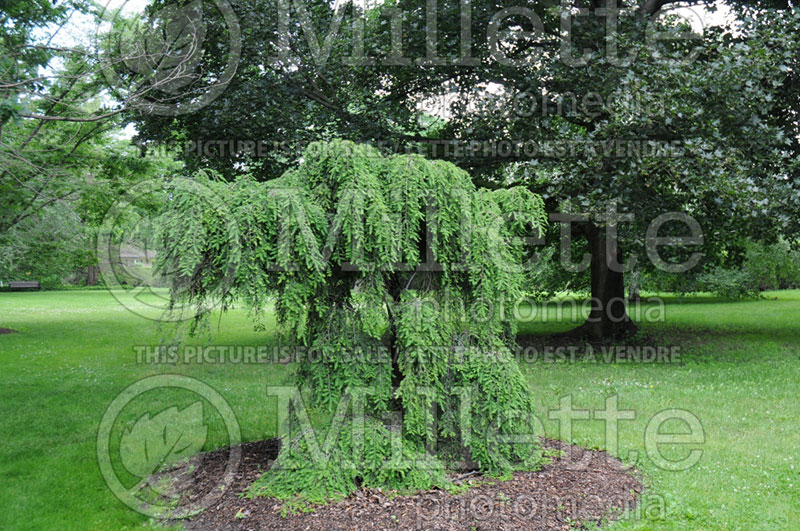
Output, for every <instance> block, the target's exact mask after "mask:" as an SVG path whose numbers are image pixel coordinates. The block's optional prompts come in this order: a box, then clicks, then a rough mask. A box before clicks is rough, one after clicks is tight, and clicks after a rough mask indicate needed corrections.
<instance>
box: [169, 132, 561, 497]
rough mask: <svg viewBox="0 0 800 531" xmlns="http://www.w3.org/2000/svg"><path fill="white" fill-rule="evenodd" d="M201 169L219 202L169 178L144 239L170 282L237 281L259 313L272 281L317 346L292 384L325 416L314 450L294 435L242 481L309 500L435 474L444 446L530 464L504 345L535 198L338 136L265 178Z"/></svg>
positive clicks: (539, 206) (406, 484)
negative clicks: (157, 221)
mask: <svg viewBox="0 0 800 531" xmlns="http://www.w3.org/2000/svg"><path fill="white" fill-rule="evenodd" d="M198 179H201V180H202V179H204V178H203V177H202V176H200V177H198ZM201 184H202V185H204V186H208V187H211V189H213V190H214V191H215V192H216V193H217V194H218V195H219V196H220V197H225V198H227V201H226V206H225V208H218V207H215V206H213V205H209V204H208V203H207V202H206V203H205V205H206V206H203V205H198V204H197V202H196V201H194V200H193V199H192V198H193V197H195V196H193V195H192V194H191V193H181V192H180V191H176V192H175V193H174V194H173V200H172V203H173V204H174V208H172V209H171V211H170V212H169V213H168V215H167V219H165V221H164V224H163V234H162V236H161V243H162V245H163V247H164V248H163V251H162V252H161V253H160V254H159V258H160V260H161V266H162V267H163V268H165V269H166V270H171V271H173V272H175V273H177V275H178V277H179V280H180V282H179V284H176V289H175V290H174V291H173V297H174V298H176V299H179V298H188V299H189V300H192V301H194V302H196V303H198V304H200V305H203V304H205V302H207V301H208V300H210V299H216V300H220V299H221V300H223V301H225V303H226V304H227V303H228V302H230V301H233V300H234V299H237V298H238V299H240V300H243V301H244V302H246V303H247V304H248V305H249V306H250V307H251V308H252V310H253V311H254V315H256V316H258V315H259V313H260V311H261V309H262V308H264V306H265V305H266V303H267V301H268V298H270V297H272V296H275V306H276V309H277V314H278V317H279V322H280V323H281V324H282V325H283V327H284V329H285V330H286V332H287V336H288V339H289V340H290V341H291V342H292V343H293V344H294V345H296V346H298V347H302V348H303V350H306V351H308V350H312V351H314V352H317V353H319V355H318V356H313V359H312V358H311V357H310V358H309V359H308V360H306V361H305V362H304V363H301V364H300V365H301V366H300V369H299V383H300V384H302V386H303V387H304V389H305V390H306V391H307V395H308V397H309V398H310V400H311V402H312V403H313V404H314V405H316V406H319V407H322V408H326V409H327V410H329V411H331V412H332V411H334V410H336V411H337V413H336V415H335V416H334V421H333V422H332V423H331V427H332V429H333V427H334V426H340V427H341V428H342V429H340V430H338V433H337V431H336V430H334V432H333V433H334V437H335V442H334V443H333V444H332V445H331V447H330V448H329V451H328V455H327V457H328V459H327V460H325V461H324V462H322V463H320V462H319V460H318V459H315V455H314V452H313V451H312V449H313V448H312V447H310V446H309V439H308V437H307V435H308V434H306V433H301V434H300V435H298V436H297V437H295V438H293V439H291V440H289V441H285V442H284V446H283V450H282V452H281V455H280V457H279V460H278V464H277V465H276V467H275V468H274V469H273V470H272V471H270V472H269V473H268V474H266V475H265V476H264V477H263V478H262V479H261V480H260V481H259V482H258V483H257V484H256V486H255V487H254V489H255V492H256V493H260V494H264V495H272V496H288V495H292V494H294V493H296V492H302V494H303V495H304V496H305V497H307V498H309V499H325V498H330V497H333V496H336V495H338V494H347V493H349V492H352V491H354V490H355V489H356V488H357V487H358V486H359V485H364V486H372V487H391V488H409V489H421V488H429V487H431V486H434V485H444V484H446V479H445V475H444V473H445V471H446V469H447V468H448V467H450V466H452V465H454V464H455V463H456V462H459V463H462V464H461V466H464V465H463V463H467V466H474V467H476V468H478V469H480V470H483V471H486V472H489V473H494V474H505V473H508V472H510V471H511V470H513V469H515V468H522V467H531V466H533V465H534V464H535V462H536V461H537V459H538V457H539V453H538V447H537V442H536V439H535V437H534V436H533V429H532V427H533V423H532V421H533V417H532V402H531V395H530V393H529V389H528V386H527V384H526V381H525V378H524V377H523V375H522V374H521V372H520V370H519V367H518V366H517V364H516V362H515V359H514V357H513V355H512V349H511V347H512V346H513V342H514V337H515V335H516V330H515V320H514V319H513V317H512V314H513V308H514V304H515V303H516V302H517V301H519V300H520V297H521V296H522V295H523V291H522V290H523V285H524V279H525V277H526V276H525V275H524V274H521V272H523V270H524V266H525V264H526V263H527V261H528V260H529V259H530V258H531V256H530V255H529V250H530V248H529V247H528V246H527V245H526V241H528V240H529V238H530V237H531V236H535V237H539V236H540V235H541V232H542V231H543V229H544V226H545V224H546V214H545V211H544V205H543V201H542V199H541V198H539V197H538V196H535V195H533V194H532V193H530V192H529V191H528V190H526V189H524V188H511V189H505V190H497V191H490V190H482V189H477V188H476V187H475V186H474V185H473V183H472V181H471V180H470V178H469V176H468V175H467V174H466V173H465V172H464V171H463V170H461V169H459V168H457V167H456V166H454V165H453V164H450V163H447V162H442V161H428V160H426V159H424V158H422V157H420V156H416V155H403V156H389V157H383V156H381V154H380V153H379V152H378V151H376V150H375V149H374V148H371V147H367V146H362V145H356V144H353V143H350V142H343V141H334V142H331V143H317V144H312V145H311V146H310V147H309V148H308V150H306V152H305V154H304V156H303V159H302V162H301V164H300V165H299V167H298V168H297V169H294V170H290V171H288V172H286V173H285V174H284V175H283V176H282V177H281V178H279V179H276V180H273V181H269V182H267V183H259V182H256V181H255V180H253V179H251V178H249V177H245V178H241V179H238V180H236V181H235V182H233V183H223V182H214V181H210V180H206V181H204V182H202V183H201ZM225 212H228V214H225ZM229 216H230V217H232V218H233V221H234V222H235V223H234V225H235V227H232V219H229ZM231 264H233V266H232V267H231ZM226 269H229V270H228V271H226ZM178 285H180V286H186V287H187V288H186V289H180V288H177V286H178ZM343 394H344V395H347V396H348V397H351V398H352V400H351V401H350V404H351V405H352V407H350V408H347V411H345V412H343V411H344V410H343V409H341V408H339V409H337V404H338V403H339V401H340V399H341V398H342V396H343ZM392 412H399V419H398V418H397V417H398V414H397V413H394V414H392ZM398 420H401V421H402V422H398ZM359 434H361V435H359ZM399 441H402V445H399V444H397V443H398V442H399Z"/></svg>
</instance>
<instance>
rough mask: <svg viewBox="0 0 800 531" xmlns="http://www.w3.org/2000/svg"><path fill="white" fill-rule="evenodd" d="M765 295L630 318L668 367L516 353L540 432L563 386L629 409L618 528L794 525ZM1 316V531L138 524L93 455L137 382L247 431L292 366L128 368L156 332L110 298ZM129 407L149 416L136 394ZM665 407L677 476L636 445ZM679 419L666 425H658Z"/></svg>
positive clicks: (796, 455)
mask: <svg viewBox="0 0 800 531" xmlns="http://www.w3.org/2000/svg"><path fill="white" fill-rule="evenodd" d="M765 295H766V297H767V298H764V299H760V300H754V301H740V302H732V301H724V300H719V299H713V298H711V297H688V298H677V297H673V298H667V299H666V306H665V312H666V313H665V316H664V320H663V321H656V322H645V323H642V330H643V333H642V339H637V341H640V343H641V344H647V345H655V346H658V345H678V346H679V347H680V350H679V351H678V352H679V355H678V357H677V358H676V359H674V360H673V363H641V362H617V363H605V362H602V361H591V360H589V361H578V360H576V361H572V360H561V361H546V360H544V359H542V358H539V359H535V360H531V358H528V361H527V362H524V363H523V370H524V371H525V373H526V375H527V376H528V378H529V380H530V382H531V386H532V388H533V389H534V391H535V395H536V400H537V402H538V406H539V412H540V415H539V416H540V418H541V420H542V421H543V423H544V426H545V433H546V435H548V436H551V437H556V438H558V437H559V426H558V423H557V422H556V421H554V420H551V419H549V418H548V414H547V412H548V411H549V410H551V409H555V408H557V407H558V405H559V400H560V399H561V398H562V397H564V396H567V395H570V396H571V397H572V402H573V407H574V408H576V409H577V408H580V409H587V410H591V411H596V410H599V409H602V408H603V404H604V402H605V400H606V398H607V397H609V396H613V395H617V396H618V401H619V407H620V409H627V410H634V411H635V415H636V418H635V419H634V420H630V421H621V422H620V426H619V445H618V448H617V451H616V453H617V454H618V455H619V456H620V457H621V458H622V459H623V460H625V461H626V462H628V463H631V464H635V465H636V467H637V469H638V470H639V472H640V474H641V476H642V478H643V480H644V482H645V484H646V485H647V488H648V490H647V497H645V498H644V506H643V507H644V510H643V511H638V512H634V513H633V514H630V515H628V518H626V519H624V520H622V521H621V522H618V523H616V524H615V526H614V527H615V528H620V529H629V528H631V529H670V528H674V529H800V434H798V430H797V429H798V427H800V291H784V292H775V293H767V294H765ZM775 297H777V300H774V298H775ZM135 304H138V305H139V306H138V307H139V309H140V310H141V312H142V313H147V312H148V310H147V307H146V305H144V304H143V302H142V301H139V302H133V301H129V306H130V305H135ZM562 310H563V308H562ZM570 312H571V310H570V311H567V312H565V313H566V316H569V315H570ZM562 313H563V312H562ZM152 314H153V315H155V313H154V312H152ZM547 316H548V317H547V319H545V320H543V319H542V318H541V314H540V315H539V317H538V318H537V319H535V320H533V321H530V322H525V323H523V324H522V331H523V332H524V333H527V334H536V335H547V334H550V333H552V332H554V331H559V330H564V329H567V328H569V327H570V326H571V323H570V322H564V320H563V318H564V317H565V316H564V315H562V320H561V321H559V320H556V318H555V317H556V310H555V309H554V308H550V309H549V310H548V313H547ZM572 317H574V318H575V319H577V318H578V316H577V315H573V316H572ZM543 321H546V322H543ZM213 323H214V331H213V340H212V343H213V344H216V345H243V346H244V345H267V344H271V342H273V341H274V340H275V334H274V324H273V323H271V322H268V323H267V330H266V331H262V332H255V331H253V329H252V326H251V324H250V321H249V319H248V317H247V315H246V314H245V312H243V311H239V310H235V311H232V312H230V313H228V314H226V315H225V316H223V317H222V318H221V319H220V320H219V321H217V320H216V319H214V320H213ZM217 323H218V327H217ZM0 326H2V327H6V328H12V329H16V330H18V331H19V333H15V334H4V335H0V437H2V444H1V445H0V477H2V481H0V528H2V529H6V528H14V529H17V528H22V529H26V528H29V529H41V528H58V529H65V528H66V529H86V528H94V529H97V528H103V529H107V528H125V527H141V526H142V525H143V524H145V525H150V523H148V521H147V519H146V518H145V517H144V516H141V515H139V514H137V513H136V512H134V511H132V510H130V509H128V508H127V507H126V506H124V505H123V504H122V503H120V502H119V501H118V500H117V499H116V498H115V497H114V496H113V495H112V494H111V492H110V491H109V490H108V488H107V487H106V484H105V482H104V480H103V479H102V476H101V474H100V471H99V467H98V464H97V458H96V451H95V444H96V437H97V430H98V425H99V423H100V419H101V418H102V416H103V413H104V411H105V409H106V407H108V405H109V404H110V403H111V401H112V400H113V399H114V397H115V396H116V395H117V394H118V393H119V392H120V391H121V390H122V389H124V388H125V387H127V386H128V385H129V384H131V383H133V382H135V381H136V380H139V379H141V378H144V377H146V376H150V375H154V374H165V373H173V374H183V375H188V376H192V377H195V378H198V379H200V380H202V381H204V382H206V383H208V384H209V385H211V386H212V387H213V388H215V389H216V390H217V391H219V392H220V393H221V394H222V395H223V396H224V398H225V399H226V400H227V402H228V403H229V404H230V405H231V407H232V408H233V411H234V412H235V414H236V417H237V419H238V422H239V425H240V426H241V430H242V437H243V439H244V440H257V439H263V438H267V437H271V436H273V435H274V434H275V433H276V426H275V419H274V409H273V407H271V406H272V403H271V402H269V401H268V400H267V399H266V398H265V389H266V385H268V384H270V385H279V384H285V383H288V378H289V376H290V372H291V366H287V365H282V364H246V365H244V364H208V363H199V364H198V363H179V364H153V363H138V362H137V352H136V350H135V348H134V347H135V346H136V345H157V344H159V342H160V339H161V338H162V337H163V333H164V330H163V329H162V328H161V327H159V326H158V325H157V323H156V322H154V321H151V320H147V319H145V318H143V317H141V316H140V315H137V314H135V313H132V312H130V311H128V310H127V309H126V308H125V307H123V306H122V305H121V304H120V303H119V302H118V301H117V300H116V299H115V298H114V297H112V296H111V295H110V294H108V293H107V292H103V291H70V292H42V293H2V294H0ZM200 341H202V340H196V341H195V342H200ZM154 400H155V399H154ZM187 400H188V398H187ZM187 403H188V402H187ZM139 406H140V408H142V409H148V408H149V409H153V410H156V411H157V410H158V407H157V404H156V405H154V404H147V399H146V398H145V399H144V400H143V403H142V404H139ZM669 408H678V409H683V410H687V411H690V412H691V413H692V414H693V415H695V416H696V417H697V418H698V419H699V420H700V422H701V424H702V426H703V430H704V434H705V442H704V443H703V444H698V445H684V446H681V447H675V448H670V447H669V446H666V447H663V446H662V447H661V448H662V451H663V453H664V455H665V456H667V457H669V458H671V459H680V458H682V457H685V456H686V455H687V454H688V452H689V451H690V450H691V449H693V448H698V449H701V450H702V451H703V455H702V457H701V459H700V461H699V463H698V464H697V465H695V466H693V467H691V468H689V469H687V470H683V471H668V470H664V469H662V468H659V467H658V466H657V465H656V464H655V463H654V462H653V460H652V459H650V458H649V456H648V455H647V453H646V451H645V445H644V432H645V428H646V426H647V423H648V421H649V420H650V419H651V418H652V417H653V415H655V414H656V413H657V412H659V411H661V410H664V409H669ZM135 414H136V413H135V412H132V413H131V414H130V415H132V416H131V417H130V418H131V419H132V418H133V417H135ZM128 422H130V419H128ZM212 428H213V426H212ZM681 428H682V426H681V425H680V423H678V422H677V421H676V422H672V423H671V424H669V423H668V424H665V425H664V426H663V429H662V431H680V430H681ZM220 431H221V430H218V429H210V432H209V433H210V437H209V440H208V442H207V444H206V448H207V449H210V448H213V447H215V446H220V445H223V444H225V440H224V437H222V436H221V435H220V434H219V432H220ZM604 432H605V426H604V423H603V422H602V421H601V420H597V419H594V420H587V421H576V422H575V425H574V431H573V434H572V441H573V442H575V443H577V444H581V445H584V446H589V447H598V448H605V447H607V446H608V444H607V442H606V440H605V436H604ZM632 452H636V453H637V455H638V457H636V458H634V457H633V454H632ZM588 494H591V493H588ZM662 502H663V503H664V504H665V507H666V512H665V513H662V512H661V511H660V510H658V505H659V504H660V503H662Z"/></svg>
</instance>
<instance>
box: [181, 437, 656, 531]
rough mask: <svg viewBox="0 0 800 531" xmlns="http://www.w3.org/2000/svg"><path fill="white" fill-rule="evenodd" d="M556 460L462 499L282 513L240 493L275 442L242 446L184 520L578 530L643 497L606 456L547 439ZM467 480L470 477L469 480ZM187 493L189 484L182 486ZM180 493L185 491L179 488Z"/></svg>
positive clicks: (203, 468) (209, 466)
mask: <svg viewBox="0 0 800 531" xmlns="http://www.w3.org/2000/svg"><path fill="white" fill-rule="evenodd" d="M542 444H543V446H544V448H545V451H546V452H547V453H548V454H549V455H552V457H551V462H549V463H548V464H545V465H543V466H542V468H541V469H539V470H537V471H536V472H518V473H516V474H514V477H513V479H511V480H508V481H497V480H492V479H489V478H484V477H481V476H477V475H472V476H470V475H468V474H467V475H463V476H458V477H460V478H462V479H460V480H458V481H459V482H462V483H465V484H468V485H472V487H471V488H470V489H469V490H467V491H466V492H465V493H464V494H460V495H454V494H450V493H449V492H446V491H441V490H432V491H428V492H421V493H418V494H415V495H412V496H390V495H389V494H388V493H386V492H383V491H379V490H375V489H361V490H359V491H358V492H356V493H354V494H352V495H351V496H349V497H348V498H345V499H344V500H341V501H339V502H335V503H331V504H329V505H325V506H319V507H315V510H314V512H310V513H300V514H293V515H292V514H290V515H288V516H286V517H283V516H281V508H282V503H281V502H280V501H278V500H275V499H272V498H256V499H248V498H243V497H240V496H239V494H240V493H241V492H243V491H245V490H246V489H247V487H248V486H249V485H250V484H251V483H252V482H253V481H254V480H255V479H257V478H258V477H259V476H260V475H261V474H263V473H264V471H265V470H267V469H268V468H269V467H270V466H271V465H272V463H273V461H274V459H275V458H276V457H277V455H278V451H279V450H280V442H279V441H278V440H277V439H271V440H267V441H258V442H252V443H244V444H242V445H241V450H242V459H241V463H240V466H239V470H238V472H237V474H236V476H235V477H234V478H233V480H232V482H231V484H230V485H229V486H228V488H227V489H225V492H224V493H223V494H222V495H221V496H219V497H217V498H216V499H215V500H214V502H213V504H212V505H211V506H209V507H207V508H206V509H205V510H204V511H202V512H201V513H199V514H197V515H196V516H194V517H193V518H191V519H187V520H182V521H181V523H182V524H183V525H184V526H185V527H186V528H188V529H230V530H251V529H253V530H255V529H259V530H261V529H320V530H322V529H324V530H330V529H341V530H344V529H347V530H350V529H436V530H461V529H487V530H488V529H492V530H505V529H509V530H511V529H513V530H515V531H518V530H520V529H564V530H566V529H576V528H581V527H583V526H585V525H588V524H589V523H592V524H600V525H604V524H606V523H608V522H610V521H612V520H614V519H615V518H616V517H618V516H619V515H620V514H621V513H622V511H624V510H626V509H628V510H632V509H633V508H634V507H635V506H636V503H637V500H638V497H639V495H640V494H641V492H642V484H641V482H640V481H639V480H637V479H636V477H635V475H634V474H635V471H633V470H631V469H629V468H626V467H625V466H623V464H622V463H621V462H620V461H619V460H618V459H615V458H612V457H610V456H609V455H608V454H606V453H605V452H600V451H594V450H587V449H584V448H581V447H578V446H573V445H570V444H566V443H563V442H561V441H556V440H553V439H543V440H542ZM227 458H228V449H226V448H223V449H220V450H217V451H215V452H209V453H207V454H203V456H202V458H201V459H199V460H198V461H196V463H195V466H196V468H195V470H194V472H193V473H192V474H191V477H192V478H191V483H192V485H191V490H193V491H195V492H203V491H206V492H207V491H208V490H209V489H212V488H215V485H216V484H217V482H218V481H219V479H220V476H221V474H222V472H223V471H224V469H225V465H226V462H227ZM465 476H466V477H465ZM183 487H184V488H185V487H186V485H184V486H183ZM181 490H183V488H182V489H181Z"/></svg>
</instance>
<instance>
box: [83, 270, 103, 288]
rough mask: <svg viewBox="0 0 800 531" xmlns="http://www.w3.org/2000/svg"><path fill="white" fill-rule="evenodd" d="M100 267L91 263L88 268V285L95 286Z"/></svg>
mask: <svg viewBox="0 0 800 531" xmlns="http://www.w3.org/2000/svg"><path fill="white" fill-rule="evenodd" d="M99 269H100V268H99V267H97V266H96V265H90V266H88V267H87V268H86V285H87V286H95V285H97V274H98V272H99Z"/></svg>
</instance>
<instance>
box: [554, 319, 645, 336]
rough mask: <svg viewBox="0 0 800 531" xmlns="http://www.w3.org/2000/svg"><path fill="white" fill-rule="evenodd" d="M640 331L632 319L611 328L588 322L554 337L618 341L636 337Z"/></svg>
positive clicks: (612, 324) (614, 324) (612, 325)
mask: <svg viewBox="0 0 800 531" xmlns="http://www.w3.org/2000/svg"><path fill="white" fill-rule="evenodd" d="M604 325H605V326H604ZM638 330H639V326H638V325H637V324H636V323H634V322H633V321H631V320H630V319H626V320H624V321H622V322H620V323H611V324H610V326H609V324H608V323H603V322H590V321H588V320H587V321H586V322H585V323H583V324H582V325H580V326H578V327H576V328H573V329H572V330H567V331H566V332H561V333H559V334H554V335H553V337H557V338H564V337H567V338H574V339H592V340H603V339H615V340H618V339H625V338H628V337H630V336H632V335H634V334H635V333H636V332H637V331H638Z"/></svg>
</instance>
